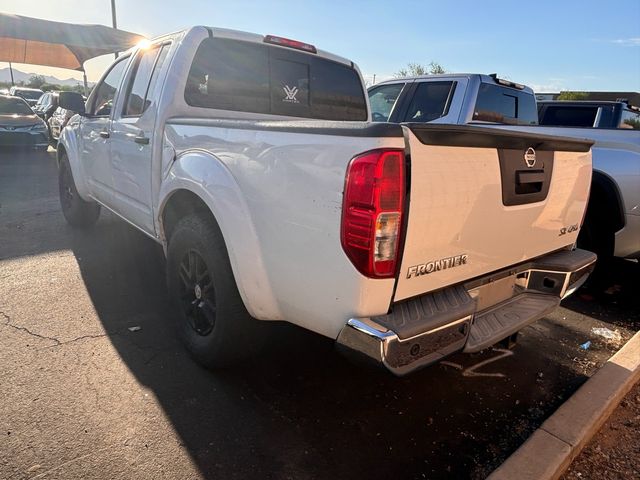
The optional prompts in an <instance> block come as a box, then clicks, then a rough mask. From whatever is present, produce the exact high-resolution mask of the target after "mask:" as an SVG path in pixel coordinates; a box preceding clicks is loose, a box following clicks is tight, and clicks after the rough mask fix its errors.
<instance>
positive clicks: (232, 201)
mask: <svg viewBox="0 0 640 480" xmlns="http://www.w3.org/2000/svg"><path fill="white" fill-rule="evenodd" d="M180 190H187V191H189V192H191V193H193V194H195V195H197V196H198V197H199V198H200V199H201V200H202V201H203V202H204V203H205V204H206V205H207V207H208V208H209V210H210V211H211V213H212V214H213V216H214V217H215V219H216V221H217V222H218V225H219V226H220V230H221V231H222V236H223V238H224V241H225V244H226V247H227V252H228V253H229V261H230V262H231V268H232V270H233V275H234V277H235V280H236V284H237V286H238V291H239V292H240V295H241V297H242V300H243V302H244V305H245V307H246V308H247V310H248V311H249V313H250V314H251V316H253V317H254V318H257V319H260V320H282V319H283V318H282V313H281V312H280V309H279V307H278V304H277V302H276V300H275V297H274V295H273V291H272V288H271V283H270V281H269V277H268V275H267V271H266V268H265V265H264V261H263V255H262V250H261V247H260V242H259V241H258V236H257V234H256V230H255V227H254V223H253V220H252V218H251V213H250V211H249V208H248V206H247V203H246V201H245V199H244V197H243V195H242V192H241V191H240V188H239V186H238V184H237V183H236V181H235V179H234V178H233V176H232V175H231V172H230V171H229V170H228V169H227V167H226V166H225V165H224V164H223V163H222V162H221V161H220V160H218V159H217V158H216V157H215V156H214V155H211V154H210V153H208V152H205V151H201V150H192V151H187V152H184V153H183V154H181V155H180V156H179V157H178V158H177V159H176V160H175V162H174V163H173V165H172V166H171V168H170V169H169V171H168V174H167V175H166V176H165V178H164V179H163V182H162V185H161V187H160V197H159V198H160V201H159V208H158V217H157V221H158V225H157V227H158V229H157V231H159V232H161V240H162V242H163V245H164V246H165V248H166V245H167V241H168V239H166V238H165V236H164V228H163V226H162V217H163V212H164V208H165V206H166V205H167V202H168V201H169V199H170V198H171V196H172V195H173V194H174V193H176V192H178V191H180Z"/></svg>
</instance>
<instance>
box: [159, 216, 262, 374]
mask: <svg viewBox="0 0 640 480" xmlns="http://www.w3.org/2000/svg"><path fill="white" fill-rule="evenodd" d="M167 285H168V288H169V294H170V295H171V299H172V301H173V303H174V305H175V307H176V308H175V311H176V317H177V318H176V320H177V324H176V327H177V331H178V335H179V337H180V339H181V340H182V342H183V343H184V345H185V346H186V347H187V350H188V351H189V353H191V355H192V356H193V357H194V358H195V359H196V360H197V361H198V362H200V363H201V364H203V365H204V366H206V367H208V368H211V369H215V368H220V367H224V366H228V365H231V364H234V363H236V362H238V361H240V360H243V359H245V358H247V357H249V356H251V355H254V354H255V353H257V352H258V351H259V350H260V348H261V347H262V344H263V342H264V339H265V333H266V332H265V330H266V328H268V327H267V326H265V325H263V324H261V322H259V321H258V320H255V319H254V318H252V317H251V316H250V315H249V313H248V312H247V310H246V308H245V306H244V303H243V301H242V298H241V297H240V293H239V292H238V288H237V286H236V282H235V279H234V277H233V272H232V270H231V264H230V263H229V256H228V253H227V249H226V246H225V243H224V240H223V237H222V233H221V232H220V228H219V227H218V224H217V223H216V221H215V220H214V219H213V217H211V216H210V215H208V214H206V213H193V214H190V215H187V216H186V217H184V218H182V219H181V220H180V221H178V223H177V224H176V226H175V227H174V229H173V232H172V234H171V239H170V240H169V247H168V249H167Z"/></svg>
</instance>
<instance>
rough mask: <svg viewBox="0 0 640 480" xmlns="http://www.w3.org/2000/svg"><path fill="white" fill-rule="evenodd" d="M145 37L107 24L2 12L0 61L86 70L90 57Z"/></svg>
mask: <svg viewBox="0 0 640 480" xmlns="http://www.w3.org/2000/svg"><path fill="white" fill-rule="evenodd" d="M141 40H144V37H143V36H141V35H138V34H135V33H130V32H125V31H124V30H116V29H115V28H110V27H107V26H105V25H78V24H73V23H61V22H51V21H49V20H42V19H39V18H30V17H23V16H20V15H9V14H6V13H0V61H2V62H15V63H30V64H34V65H46V66H49V67H59V68H69V69H71V70H83V64H84V62H85V61H87V60H89V59H90V58H94V57H98V56H100V55H105V54H108V53H114V52H122V51H124V50H127V49H129V48H130V47H132V46H134V45H136V44H138V43H139V42H140V41H141Z"/></svg>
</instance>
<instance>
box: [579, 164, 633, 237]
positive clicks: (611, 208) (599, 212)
mask: <svg viewBox="0 0 640 480" xmlns="http://www.w3.org/2000/svg"><path fill="white" fill-rule="evenodd" d="M590 214H591V215H596V218H598V219H599V220H600V221H605V222H606V225H603V226H605V227H606V228H607V229H608V230H609V231H611V233H615V232H618V231H620V230H621V229H622V228H624V226H625V215H624V203H623V200H622V195H621V194H620V189H619V188H618V185H617V183H616V182H615V180H614V179H613V178H611V177H610V176H609V175H608V174H606V173H605V172H603V171H601V170H595V169H594V171H593V176H592V179H591V193H590V195H589V203H588V205H587V215H588V216H589V215H590Z"/></svg>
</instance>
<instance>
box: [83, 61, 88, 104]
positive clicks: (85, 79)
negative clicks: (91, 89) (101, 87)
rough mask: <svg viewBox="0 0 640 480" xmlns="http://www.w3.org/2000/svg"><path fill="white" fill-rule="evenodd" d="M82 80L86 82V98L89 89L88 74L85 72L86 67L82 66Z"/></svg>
mask: <svg viewBox="0 0 640 480" xmlns="http://www.w3.org/2000/svg"><path fill="white" fill-rule="evenodd" d="M82 80H83V81H84V96H85V97H88V96H89V93H88V88H87V72H85V71H84V65H83V66H82Z"/></svg>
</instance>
